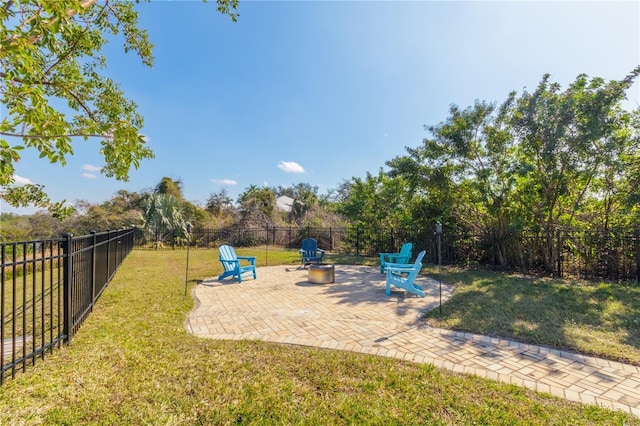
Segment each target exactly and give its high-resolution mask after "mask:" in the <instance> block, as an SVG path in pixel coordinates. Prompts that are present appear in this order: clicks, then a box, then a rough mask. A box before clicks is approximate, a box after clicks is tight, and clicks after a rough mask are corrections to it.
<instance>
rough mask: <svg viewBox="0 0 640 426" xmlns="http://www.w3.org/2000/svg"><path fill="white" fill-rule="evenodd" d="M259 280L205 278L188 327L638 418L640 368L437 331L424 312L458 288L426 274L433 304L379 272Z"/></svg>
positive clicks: (278, 272) (272, 269) (269, 271)
mask: <svg viewBox="0 0 640 426" xmlns="http://www.w3.org/2000/svg"><path fill="white" fill-rule="evenodd" d="M257 274H258V277H257V279H256V280H253V279H252V278H250V277H249V278H246V279H243V281H242V283H238V282H237V281H236V280H234V279H228V280H225V281H222V282H220V281H217V279H216V278H215V277H213V278H210V279H207V280H204V281H203V282H202V283H200V284H199V285H198V286H196V288H195V290H194V296H195V298H196V299H197V302H198V303H197V307H196V308H195V309H194V310H193V311H191V312H190V313H189V315H188V318H187V321H186V327H187V329H188V330H189V331H190V332H191V333H193V334H195V335H197V336H201V337H206V338H212V339H230V340H240V339H256V340H264V341H270V342H279V343H286V344H296V345H307V346H318V347H322V348H327V349H338V350H348V351H356V352H362V353H367V354H373V355H379V356H386V357H394V358H399V359H404V360H408V361H413V362H422V363H431V364H434V365H435V366H436V367H439V368H446V369H449V370H452V371H454V372H458V373H463V374H475V375H477V376H481V377H486V378H489V379H493V380H499V381H502V382H506V383H511V384H514V385H518V386H524V387H527V388H530V389H534V390H537V391H540V392H546V393H550V394H552V395H555V396H558V397H561V398H566V399H568V400H571V401H577V402H582V403H585V404H596V405H600V406H603V407H607V408H611V409H615V410H623V411H625V412H630V413H632V414H634V415H636V416H638V417H640V368H639V367H636V366H633V365H627V364H622V363H619V362H614V361H608V360H604V359H599V358H595V357H589V356H583V355H579V354H575V353H570V352H565V351H558V350H554V349H549V348H545V347H540V346H534V345H527V344H521V343H518V342H515V341H510V340H506V339H497V338H491V337H488V336H482V335H477V334H472V333H462V332H455V331H451V330H443V329H435V328H431V327H428V326H425V325H423V324H421V323H420V321H419V317H420V314H421V313H422V312H424V311H427V310H430V309H434V308H435V309H438V306H439V300H440V294H442V300H443V301H445V300H446V299H447V298H448V297H449V296H450V292H451V289H450V288H449V287H447V286H445V285H442V292H440V284H439V283H438V282H436V281H434V280H431V279H429V278H427V277H420V279H419V280H417V281H416V283H418V284H421V285H422V286H423V287H424V288H425V292H426V293H427V297H425V298H424V299H423V298H419V297H416V296H413V295H411V294H409V293H405V292H404V291H401V290H399V289H395V291H394V290H392V293H391V296H390V297H388V296H386V295H385V292H384V289H385V280H384V275H383V274H381V273H380V271H379V269H378V268H373V267H367V266H345V265H336V270H335V278H336V282H335V283H332V284H311V283H309V282H308V280H307V271H306V270H303V269H299V268H298V267H297V266H268V267H261V268H258V270H257Z"/></svg>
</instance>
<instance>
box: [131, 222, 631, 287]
mask: <svg viewBox="0 0 640 426" xmlns="http://www.w3.org/2000/svg"><path fill="white" fill-rule="evenodd" d="M164 235H165V236H166V235H167V234H166V233H164ZM308 237H310V238H315V239H316V240H318V245H319V247H321V248H323V249H326V250H329V251H331V252H334V253H344V254H354V255H358V256H374V257H375V256H377V255H378V253H380V252H397V251H399V250H400V247H401V246H402V244H404V243H405V242H407V241H410V242H412V243H413V244H414V253H418V252H419V251H421V250H426V255H425V257H424V261H425V262H426V263H433V264H436V263H437V262H438V245H437V236H436V235H435V234H434V232H433V230H431V229H421V228H418V227H415V228H410V229H382V230H375V229H371V228H370V229H363V228H358V227H332V228H322V227H304V228H297V227H272V226H265V227H264V228H239V227H229V228H219V229H211V228H208V229H207V228H204V229H194V230H193V232H192V234H191V238H190V244H191V246H192V247H199V248H216V247H218V246H220V245H221V244H231V245H233V246H237V247H242V246H245V247H246V246H255V245H264V244H268V245H273V246H279V247H287V248H292V249H296V248H299V247H300V244H301V242H302V240H303V239H304V238H308ZM440 238H441V256H442V263H443V264H449V265H464V266H467V267H477V268H487V269H494V270H503V271H518V272H522V273H546V274H550V275H554V276H557V277H571V278H586V279H592V278H602V279H610V280H616V281H640V230H624V229H622V230H606V231H605V230H594V231H576V230H571V229H557V230H554V231H553V232H548V233H545V232H513V233H499V232H497V231H496V230H488V231H486V232H481V233H469V232H463V231H452V230H447V229H445V230H444V233H443V234H442V235H441V237H440ZM168 241H173V242H171V243H169V244H165V246H164V247H171V248H176V247H180V244H186V240H184V239H183V240H181V241H180V240H175V239H174V240H171V239H170V238H169V239H168ZM177 241H179V242H180V243H178V242H177ZM183 246H184V245H183ZM136 247H138V248H158V245H155V244H154V240H153V235H147V234H145V233H144V232H143V231H142V230H138V231H137V233H136Z"/></svg>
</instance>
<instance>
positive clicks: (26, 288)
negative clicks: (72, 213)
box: [0, 229, 134, 384]
mask: <svg viewBox="0 0 640 426" xmlns="http://www.w3.org/2000/svg"><path fill="white" fill-rule="evenodd" d="M133 233H134V230H133V229H128V230H120V231H111V232H105V233H99V234H98V233H93V234H91V235H87V236H81V237H75V238H74V237H73V236H71V235H70V234H68V235H65V236H64V238H59V239H49V240H34V241H24V242H15V243H3V244H0V340H1V341H2V352H1V353H0V365H2V371H1V373H0V384H2V383H4V380H5V379H6V378H8V377H13V376H14V375H15V374H16V372H18V371H24V370H26V368H27V366H28V365H32V364H35V363H36V360H37V359H38V358H44V357H45V355H46V353H48V352H50V351H51V350H53V349H54V348H55V347H57V346H59V345H61V344H62V343H63V342H69V341H70V340H71V338H72V336H73V334H74V333H75V332H76V331H77V330H78V328H79V327H80V326H81V324H82V322H83V321H84V320H85V319H86V317H87V315H88V314H89V313H90V312H91V310H92V309H93V306H94V304H95V301H96V300H97V298H98V297H99V295H100V294H101V292H102V290H103V289H104V287H106V285H107V283H108V282H109V281H110V280H111V278H112V277H113V274H114V273H115V271H116V270H117V268H118V267H119V265H120V264H121V263H122V261H123V260H124V259H125V258H126V256H127V255H128V254H129V252H130V251H131V250H132V249H133V246H134V237H133Z"/></svg>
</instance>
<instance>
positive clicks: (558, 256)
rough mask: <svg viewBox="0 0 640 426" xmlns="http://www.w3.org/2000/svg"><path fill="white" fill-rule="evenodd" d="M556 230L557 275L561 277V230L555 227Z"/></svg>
mask: <svg viewBox="0 0 640 426" xmlns="http://www.w3.org/2000/svg"><path fill="white" fill-rule="evenodd" d="M556 232H557V234H556V257H557V274H558V275H557V276H558V277H559V278H562V255H561V252H562V235H561V233H562V231H561V230H560V229H556Z"/></svg>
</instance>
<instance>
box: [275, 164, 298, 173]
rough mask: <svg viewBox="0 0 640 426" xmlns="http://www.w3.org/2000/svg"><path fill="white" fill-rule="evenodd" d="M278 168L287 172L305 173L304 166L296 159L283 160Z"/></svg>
mask: <svg viewBox="0 0 640 426" xmlns="http://www.w3.org/2000/svg"><path fill="white" fill-rule="evenodd" d="M278 168H279V169H281V170H284V171H285V172H287V173H304V168H303V167H302V166H301V165H300V164H298V163H296V162H295V161H281V162H280V164H278Z"/></svg>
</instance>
